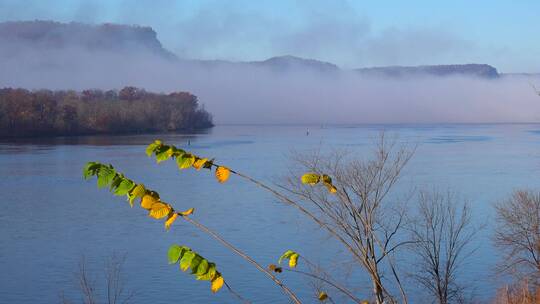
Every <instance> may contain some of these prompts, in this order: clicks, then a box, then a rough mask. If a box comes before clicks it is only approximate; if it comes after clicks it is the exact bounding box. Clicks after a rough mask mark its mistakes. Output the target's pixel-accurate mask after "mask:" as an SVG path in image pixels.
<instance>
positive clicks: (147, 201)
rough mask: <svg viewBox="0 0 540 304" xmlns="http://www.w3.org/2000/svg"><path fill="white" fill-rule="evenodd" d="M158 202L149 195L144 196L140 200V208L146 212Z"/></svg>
mask: <svg viewBox="0 0 540 304" xmlns="http://www.w3.org/2000/svg"><path fill="white" fill-rule="evenodd" d="M157 202H159V200H158V199H157V198H156V197H154V196H152V195H150V194H145V195H144V196H143V198H142V200H141V207H142V208H144V209H146V210H150V209H151V208H152V205H153V204H155V203H157Z"/></svg>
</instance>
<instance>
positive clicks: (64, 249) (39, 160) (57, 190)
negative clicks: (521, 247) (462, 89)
mask: <svg viewBox="0 0 540 304" xmlns="http://www.w3.org/2000/svg"><path fill="white" fill-rule="evenodd" d="M381 129H385V130H386V131H387V133H390V134H393V135H397V136H398V138H399V141H402V142H408V143H413V144H418V148H417V152H416V154H415V157H414V158H413V160H412V161H411V163H410V165H409V167H408V168H407V170H406V172H405V173H406V175H405V178H404V180H403V184H402V187H405V186H407V185H415V186H417V187H420V188H421V187H429V188H433V187H435V188H438V189H451V190H453V191H456V192H459V194H460V195H461V196H462V197H464V198H467V199H468V200H469V201H470V202H471V204H472V206H473V212H474V216H475V223H487V228H486V229H485V230H484V231H483V232H481V233H480V234H479V236H478V238H477V245H478V246H479V248H478V251H477V252H476V253H475V255H474V256H473V257H472V258H471V260H470V263H469V264H468V265H467V267H466V268H465V269H464V271H463V273H462V275H463V276H462V278H463V281H466V282H468V285H469V286H471V287H474V294H475V295H476V296H477V297H478V298H480V299H486V298H488V297H489V296H491V295H492V292H493V285H494V284H495V283H494V282H492V280H491V279H490V278H493V265H494V263H495V262H496V260H497V254H496V251H495V250H494V249H493V248H492V246H491V241H490V236H491V232H492V228H493V225H494V224H493V216H494V213H493V208H492V204H493V203H494V202H497V201H498V200H501V199H503V198H505V197H506V196H508V195H509V194H510V192H511V191H512V190H513V189H515V188H526V187H530V188H537V187H538V186H539V185H540V174H539V173H540V125H524V124H518V125H511V124H505V125H389V126H380V125H378V126H325V127H321V126H217V127H215V128H214V129H213V130H211V131H210V132H208V133H207V134H194V135H170V134H166V135H135V136H86V137H71V138H57V139H40V140H35V139H34V140H20V141H18V142H15V143H13V142H11V143H10V142H4V143H0V186H1V188H2V190H3V191H2V193H3V199H2V203H1V204H2V209H1V211H0V270H1V274H0V303H21V304H26V303H55V302H59V294H60V293H64V294H65V295H66V297H68V298H71V299H73V300H74V301H75V302H79V300H80V299H81V297H80V293H78V291H77V290H76V278H75V275H74V273H75V272H76V271H77V264H78V262H79V261H80V259H81V257H82V256H84V257H85V258H86V260H87V262H88V267H89V270H90V271H91V272H92V274H93V275H94V277H95V279H96V286H97V288H98V289H100V290H102V289H103V288H104V283H103V279H102V272H103V269H104V259H105V258H106V257H108V256H110V255H111V254H113V253H120V254H124V253H125V254H126V255H127V260H126V264H125V275H126V277H127V279H126V282H125V283H126V288H127V289H132V290H136V296H135V297H134V300H133V302H134V303H235V302H237V301H236V300H235V299H234V298H233V297H232V296H231V295H230V294H229V293H228V292H227V291H225V290H222V291H220V292H219V293H218V294H216V295H211V294H210V291H209V285H208V283H207V282H200V281H195V280H194V279H193V277H191V276H190V275H188V274H185V273H181V272H179V270H178V269H177V268H176V267H174V266H169V265H167V261H166V251H167V248H168V247H169V245H171V244H173V243H178V244H184V245H187V246H190V247H192V248H194V249H195V250H196V251H198V252H199V253H200V254H202V255H203V256H205V257H207V258H208V259H210V260H211V261H214V262H216V263H217V265H218V266H219V269H220V271H221V272H222V273H223V275H224V277H225V279H226V280H227V281H228V282H229V283H230V285H231V286H232V287H233V288H234V289H235V290H236V291H237V292H239V293H240V294H242V295H243V296H244V297H246V298H248V299H250V300H252V301H253V302H255V303H286V302H287V299H286V297H285V296H284V295H283V294H282V293H281V292H280V290H279V289H278V288H277V287H275V285H273V284H272V283H271V281H269V280H268V279H267V278H266V277H265V276H264V275H263V274H261V273H259V272H257V271H256V270H254V269H253V267H251V266H249V265H247V264H246V263H245V262H244V261H243V260H242V259H240V258H238V257H236V256H235V255H233V254H231V253H230V252H229V251H227V249H225V248H224V247H222V246H221V245H220V244H218V243H216V242H214V241H213V240H212V239H211V238H210V237H209V236H207V235H205V234H203V233H201V232H200V231H198V230H197V229H196V228H194V227H192V226H190V225H188V224H187V223H182V222H181V221H178V222H177V223H176V224H175V225H174V226H173V228H172V229H171V231H169V232H165V231H164V228H163V225H162V223H161V222H158V221H155V220H152V219H150V218H148V217H147V216H146V214H145V212H143V210H141V209H140V208H133V209H131V208H129V205H128V204H127V202H125V201H124V199H123V198H118V197H113V196H112V195H110V193H108V191H106V190H103V189H101V190H98V189H97V188H96V185H95V181H89V182H85V181H83V180H82V177H81V168H82V166H83V165H84V164H85V163H86V162H87V161H91V160H94V161H100V162H105V163H112V164H114V165H115V167H116V168H117V169H119V170H120V171H122V172H124V173H125V174H126V175H127V176H129V177H131V178H132V179H134V180H136V181H139V182H143V183H144V184H145V185H147V186H148V187H150V188H153V189H156V190H158V191H159V192H160V194H161V196H162V198H163V199H164V200H166V201H169V202H171V203H173V204H174V206H175V207H176V208H177V209H183V208H186V209H187V208H189V207H195V208H196V213H195V215H194V216H195V217H196V218H197V219H198V220H200V221H201V222H203V223H205V224H206V225H208V226H209V227H211V228H213V229H215V230H216V231H219V233H221V234H222V235H223V236H224V237H225V238H227V239H228V240H229V241H231V242H232V243H233V244H235V245H236V246H238V247H239V248H241V249H243V250H245V251H246V252H247V253H248V254H250V255H252V256H253V257H254V258H256V259H257V260H258V261H259V262H261V263H262V264H264V265H267V264H270V263H275V261H276V259H277V257H278V256H279V255H280V254H281V253H282V252H283V251H284V250H285V249H295V250H297V251H299V252H301V253H303V254H305V255H306V256H308V257H309V258H311V260H312V261H314V262H317V263H321V264H322V265H324V266H326V267H327V268H328V269H331V270H333V273H334V274H335V276H336V277H338V278H341V279H343V280H344V281H347V282H349V283H348V286H350V287H351V288H353V289H354V290H355V291H356V292H357V293H358V294H359V295H360V296H363V295H367V294H369V290H370V285H369V283H368V281H367V279H366V278H365V276H364V275H363V274H362V271H360V270H359V271H352V272H351V271H348V270H347V269H351V267H349V265H350V264H349V262H350V261H351V260H350V257H349V256H348V255H347V254H346V253H344V252H342V251H341V250H340V247H339V246H337V244H336V243H335V242H334V241H333V240H332V239H331V238H329V237H328V235H327V234H325V233H324V232H322V231H320V230H319V229H317V227H316V226H315V225H313V224H312V223H311V222H310V221H309V220H307V219H305V218H303V217H302V216H299V215H298V213H297V212H295V210H294V209H292V208H290V207H288V206H284V205H282V204H280V203H278V202H276V201H275V200H274V199H273V198H272V197H271V196H270V195H268V194H267V193H265V192H262V191H261V190H259V189H257V188H254V187H253V186H252V185H250V184H247V183H245V182H244V181H242V180H239V179H238V178H235V177H234V176H233V177H231V179H230V181H229V182H227V183H225V184H223V185H219V184H218V183H216V181H215V179H214V177H213V176H212V174H210V173H209V172H207V171H205V172H196V171H194V170H189V171H183V172H181V173H180V172H178V170H177V169H176V168H175V165H174V164H173V163H172V162H164V163H162V164H159V165H156V164H155V161H153V160H152V159H149V158H147V157H146V156H145V154H144V148H145V146H146V144H148V143H149V142H151V141H152V140H153V139H154V138H161V139H162V140H165V141H167V142H170V143H173V144H175V145H178V146H181V147H184V148H186V149H189V150H192V151H193V152H194V153H196V154H198V155H204V156H209V157H216V158H217V159H218V160H219V161H220V162H221V163H223V164H227V165H228V166H230V167H233V168H235V169H237V170H239V171H242V172H245V173H248V174H249V175H252V176H254V177H256V178H259V179H261V180H264V181H268V182H271V181H273V180H275V179H276V178H279V176H280V175H282V174H283V173H284V172H286V170H287V167H288V165H289V161H288V157H287V153H289V152H290V151H291V150H299V151H309V150H312V149H316V148H319V147H321V146H322V147H325V148H328V147H331V148H337V149H346V150H348V151H350V152H353V153H358V154H359V155H361V156H364V155H367V153H368V152H369V151H370V149H371V146H370V145H371V144H372V143H373V140H374V138H376V137H377V134H378V133H379V132H380V130H381ZM308 130H309V136H307V135H306V134H307V131H308ZM188 141H189V144H190V145H189V146H188ZM402 268H405V269H403V271H411V269H406V268H407V267H406V264H405V265H404V266H402ZM282 277H283V279H284V280H285V281H286V283H287V284H288V285H290V286H291V287H292V288H293V289H294V290H296V291H298V294H299V295H300V296H301V297H302V298H304V299H306V302H308V303H309V302H312V298H313V291H312V289H311V287H310V286H311V285H310V283H309V282H308V281H306V280H304V279H303V278H301V277H298V276H295V275H294V274H290V273H288V274H286V275H282ZM407 286H408V288H409V290H410V291H409V293H410V294H411V297H412V298H413V299H414V300H415V302H419V301H421V299H422V291H421V290H420V289H418V288H417V287H415V284H412V283H408V284H407ZM471 290H472V289H471Z"/></svg>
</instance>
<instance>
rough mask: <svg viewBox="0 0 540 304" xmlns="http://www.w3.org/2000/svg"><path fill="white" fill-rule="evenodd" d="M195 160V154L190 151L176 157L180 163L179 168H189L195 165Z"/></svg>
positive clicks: (178, 163) (177, 162)
mask: <svg viewBox="0 0 540 304" xmlns="http://www.w3.org/2000/svg"><path fill="white" fill-rule="evenodd" d="M194 162H195V155H193V154H190V153H185V154H183V155H182V156H180V157H177V158H176V164H177V165H178V168H179V169H187V168H189V167H191V166H193V163H194Z"/></svg>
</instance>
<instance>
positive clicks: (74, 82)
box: [0, 21, 540, 124]
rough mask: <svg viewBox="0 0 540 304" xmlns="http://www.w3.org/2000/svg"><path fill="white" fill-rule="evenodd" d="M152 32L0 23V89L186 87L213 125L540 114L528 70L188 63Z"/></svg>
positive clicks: (500, 118)
mask: <svg viewBox="0 0 540 304" xmlns="http://www.w3.org/2000/svg"><path fill="white" fill-rule="evenodd" d="M158 36H159V33H156V32H155V31H154V30H153V29H152V28H150V27H142V26H137V25H115V24H102V25H88V24H81V23H58V22H52V21H23V22H5V23H0V87H23V88H27V89H41V88H47V89H55V90H66V89H73V90H85V89H88V88H98V89H104V90H109V89H119V88H122V87H125V86H136V87H141V88H145V89H147V90H150V91H156V92H174V91H189V92H191V93H193V94H195V95H197V96H198V97H199V100H200V102H201V103H203V104H204V105H205V106H206V109H207V110H208V111H209V112H210V113H212V114H213V116H214V118H215V122H216V123H317V124H320V123H431V122H437V123H440V122H475V123H478V122H530V121H538V120H540V100H538V96H537V95H536V94H535V92H534V90H532V88H531V85H530V83H536V84H537V87H540V79H539V78H537V77H536V76H537V75H534V74H533V75H531V74H527V75H519V74H512V75H506V74H502V73H499V72H498V71H497V70H496V69H495V67H492V66H490V65H487V64H462V65H459V64H458V65H432V66H417V67H395V66H392V67H375V68H373V67H370V68H356V69H345V68H341V67H338V66H337V65H335V64H332V63H329V62H324V61H319V60H313V59H304V58H299V57H295V56H278V57H273V58H269V59H266V60H261V61H245V62H235V61H227V60H197V59H186V58H179V57H178V56H175V55H174V54H173V53H171V52H170V51H168V50H167V49H165V48H164V47H163V46H162V45H161V43H160V41H159V39H158ZM503 76H504V77H503Z"/></svg>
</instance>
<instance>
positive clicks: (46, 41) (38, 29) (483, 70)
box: [0, 20, 501, 80]
mask: <svg viewBox="0 0 540 304" xmlns="http://www.w3.org/2000/svg"><path fill="white" fill-rule="evenodd" d="M64 50H68V51H67V52H64ZM71 50H74V51H75V52H70V51H71ZM80 51H82V52H80ZM81 54H83V55H84V56H82V55H81ZM148 54H150V55H153V56H154V57H155V58H154V59H165V60H167V62H166V64H168V63H170V61H169V60H173V61H175V62H176V63H178V64H186V65H187V66H190V67H194V68H213V67H230V68H235V67H239V68H242V67H257V68H261V69H265V70H269V71H273V72H278V73H288V72H291V71H294V72H298V71H302V72H315V73H318V74H324V75H330V76H334V75H335V74H337V73H340V72H353V73H356V74H358V75H363V76H364V75H365V76H374V77H378V76H383V77H395V78H401V77H403V78H406V77H415V76H419V77H422V76H435V77H445V76H468V77H476V78H484V79H495V78H499V77H500V76H501V74H499V73H498V72H497V69H496V68H494V67H493V66H490V65H488V64H474V63H473V64H454V65H423V66H383V67H369V68H358V69H353V70H350V69H342V68H340V67H338V66H337V65H335V64H333V63H330V62H325V61H320V60H314V59H306V58H300V57H296V56H290V55H286V56H277V57H272V58H269V59H266V60H262V61H250V62H246V61H244V62H242V61H240V62H232V61H225V60H192V59H183V60H178V58H177V56H176V55H174V54H173V53H172V52H170V51H168V50H167V49H165V48H164V47H163V46H162V45H161V42H160V41H159V40H158V38H157V33H156V32H155V31H154V30H153V29H152V28H151V27H147V26H139V25H123V24H111V23H105V24H97V25H93V24H84V23H77V22H71V23H60V22H55V21H40V20H36V21H14V22H3V23H0V68H2V59H4V61H6V60H7V62H6V63H4V65H7V66H9V68H11V69H13V68H18V65H21V64H22V65H25V67H26V66H28V67H29V71H30V72H31V71H33V69H36V68H38V69H40V70H43V69H45V70H47V69H49V68H51V67H58V66H60V67H62V66H64V67H65V66H67V67H68V68H73V67H76V66H78V65H81V64H83V68H81V69H79V70H78V71H84V70H86V69H87V66H84V62H92V64H95V63H99V62H101V63H102V64H103V65H105V66H106V67H107V68H110V69H115V68H116V69H120V67H114V66H113V65H114V64H115V63H117V61H119V60H121V61H122V62H124V64H125V65H124V67H125V66H126V65H128V66H129V65H130V64H133V63H137V61H139V62H150V61H148V57H147V56H146V55H148ZM66 55H67V56H66ZM126 55H143V56H146V57H140V56H139V57H137V56H126ZM107 56H109V57H110V58H113V59H111V60H104V59H106V58H107ZM111 56H112V57H111ZM157 62H158V61H155V62H154V61H152V63H157ZM4 69H8V68H4ZM25 71H26V70H25ZM0 80H1V79H0Z"/></svg>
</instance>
